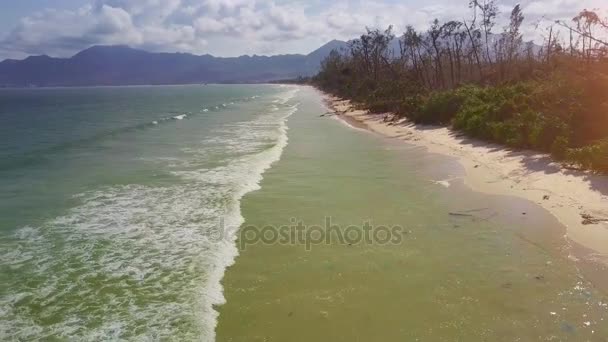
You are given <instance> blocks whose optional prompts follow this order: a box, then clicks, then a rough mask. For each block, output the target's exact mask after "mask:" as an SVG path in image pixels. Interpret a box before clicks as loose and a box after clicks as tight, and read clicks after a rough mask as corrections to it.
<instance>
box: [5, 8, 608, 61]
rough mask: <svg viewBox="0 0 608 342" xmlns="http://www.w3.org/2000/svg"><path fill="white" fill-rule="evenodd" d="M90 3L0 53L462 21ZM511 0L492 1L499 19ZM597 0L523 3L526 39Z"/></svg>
mask: <svg viewBox="0 0 608 342" xmlns="http://www.w3.org/2000/svg"><path fill="white" fill-rule="evenodd" d="M90 1H91V2H90V4H89V5H86V6H83V7H81V8H79V9H75V10H72V11H66V10H63V11H59V10H53V9H45V10H42V11H40V12H38V13H36V14H33V15H31V16H28V17H25V18H23V19H21V21H20V23H19V24H18V25H17V26H16V27H15V28H14V29H13V30H12V31H11V32H9V33H8V35H6V36H5V37H4V38H3V39H1V40H0V54H2V53H4V54H5V55H8V54H10V55H18V54H21V55H25V54H42V53H46V54H51V55H59V56H69V55H71V54H73V53H75V52H77V51H79V50H82V49H84V48H87V47H89V46H91V45H97V44H106V45H107V44H126V45H131V46H134V47H140V48H145V49H149V50H154V51H182V52H192V53H212V54H216V55H238V54H243V53H248V54H253V53H258V54H259V53H266V54H269V53H287V52H308V51H310V50H312V49H314V48H316V47H318V46H319V45H320V44H322V43H324V42H326V41H328V40H331V39H351V38H353V37H355V36H357V35H359V34H361V33H362V32H363V31H364V30H365V27H383V28H385V27H386V26H388V25H389V24H392V25H394V26H395V29H396V31H397V32H400V31H401V30H403V28H404V27H405V26H406V25H408V24H410V25H413V26H414V27H416V28H418V29H424V28H425V27H427V26H428V23H429V22H430V21H431V20H432V19H434V18H439V19H440V20H442V19H443V20H445V19H448V18H449V19H457V20H461V19H463V18H465V17H468V16H469V9H468V7H467V5H466V1H452V0H436V1H434V2H433V3H428V2H423V1H420V0H410V1H404V2H397V3H395V2H394V1H392V0H391V2H390V3H388V2H381V1H358V0H338V1H337V2H336V1H333V2H328V3H327V4H323V3H319V2H318V1H315V2H310V1H291V2H290V1H286V0H90ZM279 1H280V2H279ZM386 1H388V0H386ZM515 1H516V0H503V1H500V9H501V11H503V12H505V13H504V15H508V11H509V9H510V8H512V6H513V5H514V4H515ZM603 2H605V0H528V1H524V3H523V9H524V14H525V15H526V18H527V19H528V20H527V24H526V25H528V26H527V27H525V28H524V29H525V32H527V33H528V34H530V35H534V34H535V33H534V31H533V30H532V29H531V25H532V24H531V22H532V21H533V20H538V19H539V18H540V17H542V16H549V17H551V18H552V19H563V18H571V17H573V16H574V15H575V14H576V12H578V11H579V10H581V9H583V8H590V9H592V8H601V7H603V8H606V5H605V4H603ZM503 18H504V16H503ZM502 26H503V24H499V25H497V27H496V29H497V30H500V28H501V27H502ZM2 50H3V51H2Z"/></svg>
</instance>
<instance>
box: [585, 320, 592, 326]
mask: <svg viewBox="0 0 608 342" xmlns="http://www.w3.org/2000/svg"><path fill="white" fill-rule="evenodd" d="M583 325H584V326H586V327H590V326H591V322H589V321H587V322H583Z"/></svg>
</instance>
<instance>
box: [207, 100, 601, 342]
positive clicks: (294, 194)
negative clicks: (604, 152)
mask: <svg viewBox="0 0 608 342" xmlns="http://www.w3.org/2000/svg"><path fill="white" fill-rule="evenodd" d="M294 100H295V101H298V102H300V106H299V108H298V111H297V112H296V113H295V114H294V115H293V116H291V117H290V118H289V120H288V126H289V134H288V135H289V145H288V146H287V147H286V149H285V150H284V153H283V156H282V158H281V160H280V161H278V162H277V163H275V164H274V166H273V167H272V168H271V169H270V170H269V171H268V172H267V173H266V174H265V176H264V180H263V181H262V183H261V190H259V191H256V192H252V193H250V194H248V195H246V196H245V198H244V199H243V202H242V211H243V216H244V217H245V225H244V226H243V229H242V230H241V236H240V240H239V248H240V256H239V257H237V259H236V263H235V264H234V265H233V266H232V267H230V268H229V269H228V271H227V273H226V275H225V278H224V280H223V284H224V287H225V295H226V299H227V303H226V304H225V305H224V306H222V307H220V309H219V310H220V319H219V325H218V328H217V336H218V340H219V341H258V340H259V341H416V340H420V341H454V340H463V341H551V340H560V341H563V340H569V341H605V340H606V339H607V338H608V304H607V303H608V298H607V296H606V295H604V294H603V293H601V292H600V291H598V290H596V289H595V288H594V287H593V286H592V285H591V284H590V283H588V282H587V281H586V280H585V279H584V278H583V277H582V276H581V273H580V272H579V270H578V269H577V267H576V264H575V263H573V262H572V261H571V260H569V259H568V253H569V246H568V245H567V244H566V242H565V240H564V239H563V231H564V230H563V227H562V226H560V225H559V224H558V222H557V221H556V220H555V219H554V218H553V217H551V216H550V215H549V214H548V213H547V212H546V211H544V210H542V209H540V208H539V207H537V206H535V205H534V204H533V203H530V202H528V201H524V200H519V199H513V198H507V197H499V196H489V195H483V194H478V193H474V192H472V191H470V190H468V189H467V188H466V187H465V186H464V185H463V184H462V181H461V180H459V178H458V177H459V176H461V175H462V169H461V168H460V167H459V166H458V164H457V163H456V162H455V161H454V160H451V159H446V158H444V157H439V156H435V155H432V154H429V153H427V152H425V151H424V150H422V149H420V148H415V147H412V146H409V145H407V144H404V143H400V142H395V141H391V140H387V139H384V138H381V137H378V136H375V135H374V134H371V133H369V132H365V131H361V130H354V129H352V127H348V126H347V125H345V124H344V123H343V122H340V121H338V120H335V119H333V118H328V117H319V115H320V114H322V113H324V112H325V111H326V109H325V108H324V107H323V105H322V103H321V99H320V96H319V94H317V93H316V92H315V91H313V90H311V89H305V90H302V91H301V92H300V93H299V94H298V95H297V96H296V98H295V99H294ZM450 213H452V214H450ZM328 217H330V218H331V221H332V223H333V224H334V225H337V226H340V227H341V229H342V230H346V229H347V228H346V227H348V226H349V225H355V226H357V227H359V228H360V229H359V231H361V232H363V228H362V227H363V224H364V223H365V222H366V221H370V222H371V223H372V225H373V226H376V227H377V226H379V225H385V226H388V227H393V226H396V225H397V226H401V227H403V228H404V229H405V232H406V233H405V234H404V235H403V236H402V240H400V241H397V242H398V243H394V244H390V243H389V244H382V243H378V240H374V241H372V242H371V243H367V242H365V241H359V240H357V241H359V243H356V242H354V241H355V240H353V241H351V242H353V243H349V242H348V241H345V242H340V241H337V240H332V241H330V243H324V242H321V243H317V242H318V241H319V240H318V239H316V238H315V236H314V235H312V234H311V236H310V237H311V239H309V240H308V242H309V244H308V245H307V243H306V240H305V239H303V240H299V241H298V240H295V239H293V238H292V239H291V240H290V239H286V240H285V241H283V242H284V243H279V242H277V240H280V239H278V238H273V236H272V233H269V232H271V231H272V230H271V229H270V228H268V229H266V228H264V227H267V226H272V227H281V226H288V231H289V232H290V233H293V232H294V231H295V230H296V229H295V228H293V226H294V225H295V223H297V222H300V221H301V222H303V223H304V224H305V225H307V226H310V225H318V226H321V227H323V226H324V225H325V224H324V222H325V220H326V219H327V218H328ZM289 227H292V228H289ZM279 229H281V228H279ZM264 232H266V233H268V235H267V236H266V237H267V239H266V240H265V242H264V240H263V239H262V238H261V237H260V235H262V234H263V233H264ZM256 233H257V235H256ZM293 234H295V233H293ZM262 236H263V235H262ZM294 241H295V242H294ZM285 242H286V243H285Z"/></svg>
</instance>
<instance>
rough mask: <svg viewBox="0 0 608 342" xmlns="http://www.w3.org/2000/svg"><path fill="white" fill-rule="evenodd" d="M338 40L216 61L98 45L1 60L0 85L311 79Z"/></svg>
mask: <svg viewBox="0 0 608 342" xmlns="http://www.w3.org/2000/svg"><path fill="white" fill-rule="evenodd" d="M346 45H347V43H346V42H343V41H338V40H334V41H331V42H329V43H327V44H325V45H323V46H322V47H320V48H319V49H317V50H315V51H313V52H311V53H310V54H308V55H301V54H290V55H277V56H256V55H254V56H241V57H229V58H224V57H214V56H211V55H202V56H197V55H192V54H187V53H152V52H147V51H143V50H137V49H133V48H130V47H128V46H93V47H91V48H88V49H86V50H83V51H81V52H79V53H77V54H76V55H74V56H72V57H70V58H53V57H49V56H46V55H43V56H30V57H27V58H25V59H23V60H13V59H7V60H4V61H3V62H0V87H27V86H36V87H49V86H96V85H143V84H150V85H154V84H196V83H259V82H269V81H274V80H280V79H290V78H296V77H299V76H312V75H314V74H316V73H317V72H318V70H319V67H320V64H321V61H322V60H323V59H324V58H325V57H326V56H327V55H329V53H330V52H331V50H333V49H340V48H342V47H345V46H346Z"/></svg>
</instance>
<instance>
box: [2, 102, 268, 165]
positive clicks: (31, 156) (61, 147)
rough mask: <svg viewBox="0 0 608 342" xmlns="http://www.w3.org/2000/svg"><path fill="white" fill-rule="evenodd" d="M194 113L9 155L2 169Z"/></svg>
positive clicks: (219, 108) (190, 114)
mask: <svg viewBox="0 0 608 342" xmlns="http://www.w3.org/2000/svg"><path fill="white" fill-rule="evenodd" d="M252 98H256V99H257V98H259V96H257V97H256V96H254V97H245V98H239V99H234V100H233V101H232V102H250V101H251V100H252ZM209 108H213V109H214V110H215V111H220V110H222V109H225V108H228V106H227V105H225V104H220V105H217V106H214V107H209ZM209 108H204V109H203V110H201V113H207V112H209ZM193 115H195V114H194V113H180V114H178V115H173V116H164V117H159V118H156V119H154V120H151V121H149V122H143V123H137V124H133V125H129V126H123V127H119V128H115V129H111V130H108V131H105V132H100V133H97V134H93V135H91V136H89V137H85V138H81V139H75V140H72V141H68V142H64V143H60V144H56V145H53V146H50V147H46V148H42V149H37V150H34V151H30V152H27V153H25V154H22V155H19V156H7V157H4V158H2V159H1V160H0V171H6V170H13V169H19V168H21V167H25V166H30V165H35V164H37V163H43V162H46V161H48V160H49V159H50V158H49V154H53V153H57V152H60V151H66V150H69V149H72V148H78V147H81V146H83V145H88V144H92V143H96V142H98V141H102V140H105V139H109V138H113V137H116V136H119V135H122V134H129V133H133V132H137V131H142V130H146V129H150V128H157V127H158V126H160V125H162V124H170V123H171V122H173V121H181V120H184V119H186V118H187V117H189V116H193Z"/></svg>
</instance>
